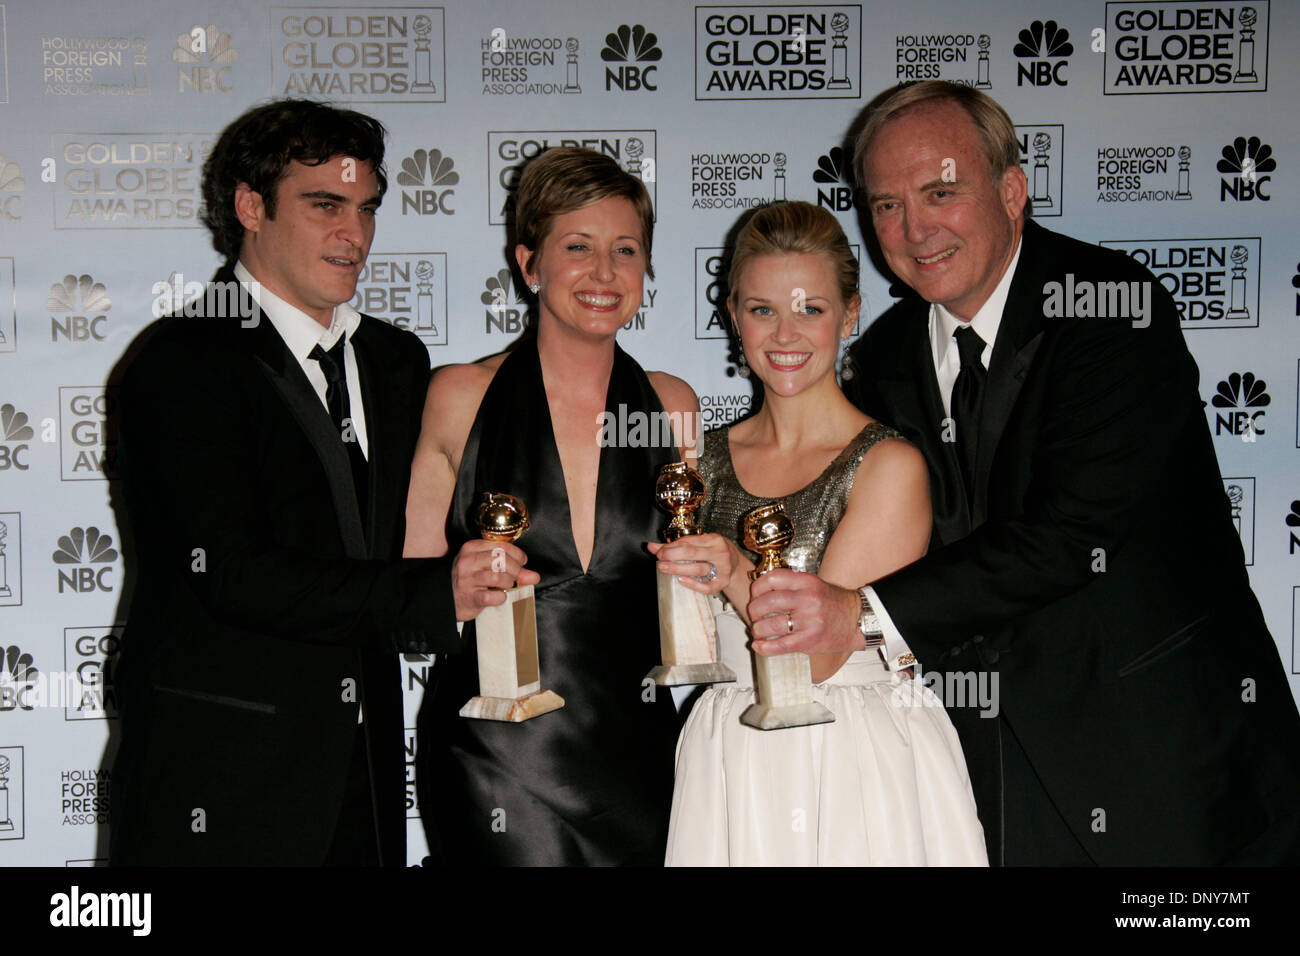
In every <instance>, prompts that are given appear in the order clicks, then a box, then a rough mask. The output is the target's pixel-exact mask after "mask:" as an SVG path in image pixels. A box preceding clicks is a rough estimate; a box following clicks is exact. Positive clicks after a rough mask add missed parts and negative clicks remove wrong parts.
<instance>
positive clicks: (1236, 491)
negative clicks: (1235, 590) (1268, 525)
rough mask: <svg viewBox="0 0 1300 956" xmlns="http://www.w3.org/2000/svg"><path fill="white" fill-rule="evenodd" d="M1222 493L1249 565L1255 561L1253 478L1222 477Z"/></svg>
mask: <svg viewBox="0 0 1300 956" xmlns="http://www.w3.org/2000/svg"><path fill="white" fill-rule="evenodd" d="M1223 493H1224V495H1226V496H1227V498H1228V512H1229V514H1230V515H1231V516H1232V526H1233V527H1234V528H1235V529H1236V530H1237V536H1238V537H1240V538H1241V549H1242V551H1243V552H1244V553H1245V555H1246V566H1247V567H1250V566H1252V565H1253V564H1254V563H1255V479H1254V478H1224V479H1223Z"/></svg>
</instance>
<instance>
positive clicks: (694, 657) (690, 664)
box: [646, 461, 736, 687]
mask: <svg viewBox="0 0 1300 956" xmlns="http://www.w3.org/2000/svg"><path fill="white" fill-rule="evenodd" d="M704 492H705V488H704V480H703V479H702V478H700V476H699V473H698V472H696V471H695V469H693V468H691V467H689V466H688V465H687V464H686V462H684V461H679V462H675V463H673V464H671V465H664V466H663V467H662V468H660V469H659V479H658V481H656V482H655V498H656V499H657V500H658V501H659V505H660V507H662V508H664V509H665V510H667V511H671V512H672V513H673V520H672V522H671V523H669V525H668V527H667V529H666V530H665V531H664V539H665V540H667V541H676V540H677V539H678V538H683V537H686V536H688V535H693V534H700V529H699V528H698V527H697V526H696V524H695V512H696V511H697V510H698V509H699V507H700V505H702V504H703V503H704ZM655 577H657V578H658V579H659V650H660V653H661V654H662V657H663V663H662V664H661V665H659V666H658V667H654V668H651V670H650V673H649V674H647V675H646V677H647V678H648V679H650V680H652V681H654V682H655V683H656V684H659V685H661V686H665V687H671V686H676V685H679V684H716V683H721V682H724V681H733V680H735V679H736V675H735V674H734V673H732V670H731V668H730V667H728V666H727V665H725V664H722V663H720V662H719V661H718V628H717V624H716V623H715V622H714V620H713V610H712V609H711V608H710V607H709V599H708V598H707V597H706V596H705V595H703V594H700V593H699V592H698V591H692V590H690V589H689V588H685V587H682V582H680V581H678V580H677V578H675V577H673V576H672V575H670V574H660V573H659V572H657V571H656V572H655Z"/></svg>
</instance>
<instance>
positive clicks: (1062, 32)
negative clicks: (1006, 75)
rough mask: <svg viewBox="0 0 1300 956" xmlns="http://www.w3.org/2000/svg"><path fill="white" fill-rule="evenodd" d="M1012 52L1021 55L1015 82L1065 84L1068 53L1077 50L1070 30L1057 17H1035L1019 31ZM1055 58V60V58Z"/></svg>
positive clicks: (1036, 84)
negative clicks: (1050, 18)
mask: <svg viewBox="0 0 1300 956" xmlns="http://www.w3.org/2000/svg"><path fill="white" fill-rule="evenodd" d="M1011 52H1012V53H1014V54H1015V55H1016V56H1017V57H1019V58H1020V59H1021V61H1022V62H1021V63H1020V64H1018V66H1017V67H1016V86H1024V85H1025V84H1026V83H1028V84H1029V85H1030V86H1065V85H1067V84H1068V83H1069V80H1067V79H1066V77H1065V68H1066V67H1067V66H1069V65H1070V61H1069V59H1068V57H1069V56H1070V55H1071V54H1072V53H1074V44H1073V43H1071V42H1070V31H1069V30H1067V29H1065V27H1063V26H1061V25H1060V24H1058V23H1057V22H1056V21H1055V20H1048V21H1047V22H1046V23H1044V22H1043V21H1042V20H1035V21H1034V22H1033V23H1031V24H1029V26H1027V27H1025V28H1024V29H1023V30H1021V31H1020V36H1019V39H1018V42H1017V43H1016V45H1015V46H1013V47H1012V48H1011ZM1053 61H1055V62H1053Z"/></svg>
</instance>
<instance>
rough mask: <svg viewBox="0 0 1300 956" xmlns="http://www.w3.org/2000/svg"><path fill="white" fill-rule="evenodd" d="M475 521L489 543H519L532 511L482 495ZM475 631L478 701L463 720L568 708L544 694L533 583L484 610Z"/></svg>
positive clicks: (515, 717) (509, 499)
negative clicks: (539, 661) (503, 601)
mask: <svg viewBox="0 0 1300 956" xmlns="http://www.w3.org/2000/svg"><path fill="white" fill-rule="evenodd" d="M475 518H476V521H477V523H478V527H479V533H480V535H482V537H483V539H484V540H485V541H510V542H514V541H517V540H518V539H519V537H520V536H521V535H522V534H523V533H524V532H525V531H527V530H528V509H527V508H526V507H525V506H524V503H523V502H522V501H520V500H519V499H518V498H515V497H513V496H511V495H503V494H496V493H493V492H490V491H485V492H483V494H482V496H481V498H480V500H479V505H478V512H477V514H476V516H475ZM474 629H475V634H476V635H477V642H478V688H479V696H478V697H473V698H471V699H470V700H469V701H468V702H467V703H466V704H465V706H464V707H462V708H461V709H460V715H461V716H462V717H474V718H478V719H479V720H505V721H510V722H512V723H518V722H520V721H524V720H528V719H529V718H532V717H538V716H540V715H542V714H545V713H549V712H550V711H552V710H558V709H559V708H561V707H563V706H564V698H562V697H561V696H560V695H559V694H557V693H555V692H554V691H551V690H542V689H541V686H542V683H541V674H540V671H539V668H538V659H537V605H536V601H535V599H534V598H533V586H532V585H531V584H528V585H525V586H524V587H513V588H510V590H508V591H506V602H505V603H504V604H498V605H495V606H493V607H485V608H483V610H482V611H480V612H479V615H478V617H477V618H476V619H475V621H474Z"/></svg>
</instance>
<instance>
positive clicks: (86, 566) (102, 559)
mask: <svg viewBox="0 0 1300 956" xmlns="http://www.w3.org/2000/svg"><path fill="white" fill-rule="evenodd" d="M53 558H54V563H55V564H57V565H62V566H63V567H60V568H59V593H60V594H64V593H66V592H68V591H71V592H72V593H74V594H89V593H91V592H94V591H112V590H113V576H112V574H111V573H110V572H112V570H113V568H112V564H113V562H114V561H116V560H117V558H118V553H117V549H116V548H114V547H113V537H112V535H108V534H104V533H102V532H101V531H100V530H99V529H98V528H96V527H94V526H93V525H92V526H91V527H88V528H75V527H74V528H73V529H72V530H71V531H69V532H68V533H67V534H65V535H60V536H59V541H58V547H57V548H56V549H55V551H54V555H53ZM92 564H102V565H105V567H102V568H99V569H95V568H93V567H91V566H90V565H92Z"/></svg>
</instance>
